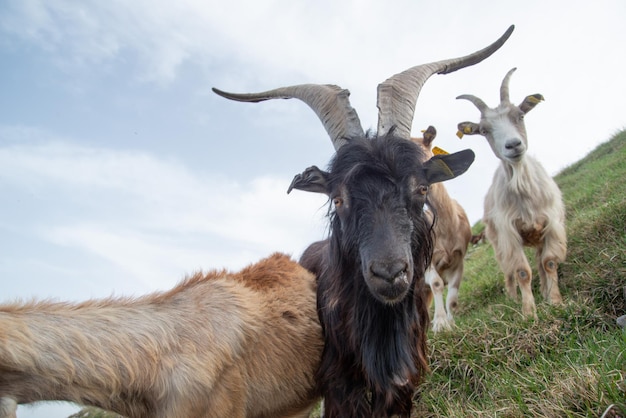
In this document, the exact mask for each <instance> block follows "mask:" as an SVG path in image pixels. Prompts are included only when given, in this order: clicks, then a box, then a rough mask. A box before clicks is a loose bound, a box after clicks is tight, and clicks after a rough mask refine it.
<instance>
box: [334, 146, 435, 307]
mask: <svg viewBox="0 0 626 418" xmlns="http://www.w3.org/2000/svg"><path fill="white" fill-rule="evenodd" d="M424 158H425V157H424V155H423V152H422V151H421V148H419V147H418V146H416V145H415V144H413V143H412V142H410V141H407V140H403V139H395V138H382V139H376V138H375V139H371V140H365V139H364V140H351V141H350V143H349V144H348V145H345V146H343V147H342V148H340V149H339V151H338V152H337V155H336V156H335V158H334V160H333V162H332V163H331V169H330V172H329V173H328V186H329V195H330V198H331V201H332V204H333V206H334V213H333V215H332V233H333V236H335V238H337V239H338V241H336V242H338V245H340V247H341V248H340V251H342V252H343V253H344V254H345V256H347V258H349V259H353V260H356V261H357V262H358V263H359V264H360V269H361V272H362V274H363V278H364V279H365V282H366V284H367V287H368V289H369V291H370V292H371V294H372V295H373V296H374V298H376V299H377V300H379V301H381V302H384V303H388V304H393V303H396V302H398V301H400V300H402V299H403V298H404V297H405V296H406V294H407V292H408V291H409V289H410V287H411V286H412V284H413V281H414V277H415V275H416V274H418V275H419V276H420V277H421V276H422V274H423V272H424V269H425V267H426V265H425V264H427V263H428V261H429V260H430V256H431V251H432V237H431V232H430V225H428V222H427V220H426V219H425V217H424V214H423V209H424V202H425V197H426V196H425V195H426V192H427V190H428V182H427V181H426V179H425V176H424V175H423V169H422V166H423V160H424ZM416 260H420V261H419V263H420V265H417V266H416V265H415V262H416Z"/></svg>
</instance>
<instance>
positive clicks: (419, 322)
mask: <svg viewBox="0 0 626 418" xmlns="http://www.w3.org/2000/svg"><path fill="white" fill-rule="evenodd" d="M414 223H415V225H414V234H413V236H412V246H411V247H412V248H411V249H412V257H413V260H414V265H413V284H412V286H411V287H410V290H409V292H408V293H407V295H406V297H405V298H404V299H403V300H402V301H399V302H398V303H395V304H392V305H389V304H384V303H381V302H380V301H378V300H376V299H375V298H374V297H373V296H372V295H371V293H370V292H369V289H368V287H367V286H366V285H365V283H364V277H363V276H362V274H361V266H360V262H359V261H357V260H359V258H358V257H356V256H355V255H352V254H349V253H348V254H346V253H345V252H343V251H342V250H344V249H346V248H354V247H350V246H349V245H348V246H342V245H341V242H342V241H341V240H340V239H339V238H338V237H331V239H330V248H329V253H328V255H329V259H330V260H332V261H331V262H330V263H329V266H328V268H327V269H325V271H323V272H321V274H320V276H319V279H318V312H319V315H320V321H321V323H322V327H323V328H324V334H325V341H326V344H327V345H328V344H332V345H334V346H335V348H336V349H338V353H340V354H339V355H340V356H341V357H342V358H341V359H335V360H334V361H340V362H343V364H349V365H353V364H356V365H357V367H358V368H359V369H360V371H361V373H360V374H361V375H362V378H363V379H364V380H365V381H366V382H367V389H368V391H369V393H370V399H371V402H370V403H371V409H372V415H374V416H388V415H392V414H400V415H405V416H408V414H409V413H410V410H411V405H412V402H411V401H410V400H411V399H412V396H413V393H414V391H415V389H416V387H417V386H418V385H419V384H420V383H421V381H422V380H423V378H424V376H425V374H426V373H427V372H428V370H429V369H428V362H427V355H426V352H427V346H426V332H427V330H428V325H429V317H428V310H427V309H428V307H427V306H426V304H425V300H424V285H425V283H424V271H425V269H426V266H427V265H428V264H429V263H430V259H431V256H432V249H433V240H432V225H430V226H428V225H427V223H426V221H424V220H422V222H414ZM416 232H417V233H416ZM419 237H421V238H422V240H420V239H419ZM424 237H426V238H425V240H424ZM344 244H345V242H344ZM342 247H343V248H342ZM345 272H353V274H354V276H353V277H345V276H343V274H344V273H345ZM324 352H325V353H326V348H325V350H324ZM324 357H325V356H324ZM351 367H352V366H351ZM346 372H348V371H346V370H340V369H338V366H337V364H336V363H335V364H333V360H332V359H329V358H323V359H322V363H321V366H320V369H319V371H318V375H317V378H318V382H320V384H321V389H322V392H325V390H324V389H332V387H331V386H332V385H333V381H334V380H335V379H338V380H339V381H341V378H340V375H341V374H342V373H346ZM348 373H349V374H350V375H352V376H353V377H356V376H355V373H356V371H355V370H354V369H352V370H350V371H349V372H348ZM357 374H358V373H357ZM407 399H409V402H406V400H407Z"/></svg>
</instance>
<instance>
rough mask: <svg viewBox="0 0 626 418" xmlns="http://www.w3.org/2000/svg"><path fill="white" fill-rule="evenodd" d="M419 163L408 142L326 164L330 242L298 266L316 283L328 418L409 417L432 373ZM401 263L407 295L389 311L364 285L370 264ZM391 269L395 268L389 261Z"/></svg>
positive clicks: (358, 143) (349, 152)
mask: <svg viewBox="0 0 626 418" xmlns="http://www.w3.org/2000/svg"><path fill="white" fill-rule="evenodd" d="M423 160H424V156H423V153H422V152H421V150H420V148H419V147H417V146H416V145H415V144H413V143H412V142H410V141H407V140H403V139H395V138H372V139H363V140H351V141H350V142H349V143H348V144H347V145H345V146H343V147H342V148H340V149H339V150H338V152H337V154H336V156H335V158H334V159H333V161H332V162H331V164H330V167H329V172H328V185H329V187H328V189H329V193H328V194H329V196H330V198H331V202H334V203H335V204H336V205H335V206H336V208H335V210H334V211H332V212H331V214H330V237H329V238H328V239H327V240H325V241H320V242H317V243H314V244H312V245H311V246H310V247H309V248H308V249H307V250H306V251H305V253H304V254H303V255H302V258H301V260H300V262H301V264H302V265H303V266H305V267H306V268H308V269H309V270H311V271H313V272H314V273H315V274H317V276H318V302H317V303H318V313H319V317H320V321H321V323H322V326H323V330H324V340H325V347H324V352H323V355H322V361H321V365H320V368H319V370H318V372H317V381H318V383H319V386H320V388H319V389H320V391H321V393H322V395H323V396H324V407H325V417H327V418H335V417H389V416H391V415H394V414H397V415H399V416H402V417H409V416H410V411H411V407H412V398H413V394H414V391H415V389H416V387H417V385H418V384H419V383H420V381H421V380H422V378H423V376H424V374H425V373H426V372H427V370H428V365H427V360H426V331H427V327H428V322H429V318H428V311H427V307H426V306H425V304H424V303H423V301H422V295H423V287H424V271H425V269H426V267H427V266H428V264H429V263H430V258H431V255H432V248H433V236H432V224H431V223H430V222H429V221H428V220H427V219H426V218H425V216H424V213H423V209H424V201H425V196H424V195H423V194H422V193H419V190H420V187H422V186H424V185H427V182H426V180H425V178H424V174H423V168H422V167H423V163H422V162H423ZM386 258H388V259H390V263H391V262H392V261H394V260H395V261H394V262H397V260H398V259H400V258H401V259H402V260H405V261H406V269H407V272H408V280H409V281H410V282H409V283H410V285H409V288H408V291H407V292H406V294H405V295H404V296H403V297H402V296H401V295H400V297H398V299H397V300H393V301H391V302H386V301H385V300H381V298H380V296H379V295H376V294H375V292H373V291H372V290H371V288H370V287H369V286H368V285H367V283H366V282H367V279H366V276H367V275H368V269H370V268H371V267H370V266H371V261H372V260H374V261H377V262H384V261H385V259H386ZM391 259H393V260H391Z"/></svg>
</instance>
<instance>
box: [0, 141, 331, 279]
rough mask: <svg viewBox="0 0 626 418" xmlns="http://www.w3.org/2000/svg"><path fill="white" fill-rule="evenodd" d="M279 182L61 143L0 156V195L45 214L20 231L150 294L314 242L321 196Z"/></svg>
mask: <svg viewBox="0 0 626 418" xmlns="http://www.w3.org/2000/svg"><path fill="white" fill-rule="evenodd" d="M289 181H290V179H279V178H268V177H265V178H256V179H253V180H252V181H251V182H250V183H248V184H238V183H236V182H234V181H230V180H228V179H225V178H221V176H219V175H215V176H214V175H213V174H212V173H210V172H204V173H192V172H190V171H189V170H187V169H186V168H185V167H183V166H182V165H180V164H178V163H176V162H173V161H164V160H160V159H158V158H156V157H154V156H151V155H149V154H147V153H139V152H130V151H114V150H107V149H102V148H101V149H93V148H86V147H81V146H77V145H74V144H71V143H58V142H52V143H45V144H40V145H13V146H10V147H3V148H0V188H3V189H10V190H11V193H12V194H13V195H14V196H15V195H21V194H23V193H29V194H32V195H38V196H40V200H41V201H40V202H39V203H38V205H41V206H43V207H45V208H46V211H45V213H37V217H36V218H31V219H29V218H28V217H27V218H26V219H21V220H20V222H23V223H24V224H25V227H24V228H25V229H28V230H35V233H36V234H39V239H42V240H45V241H48V242H51V243H53V244H54V245H58V246H62V247H68V248H70V249H73V250H74V251H78V252H81V251H82V252H87V253H91V254H93V255H96V256H98V257H100V258H102V259H104V260H106V261H108V262H110V263H112V264H113V265H115V266H116V267H117V268H120V269H122V270H123V271H126V272H127V273H128V274H129V276H131V277H133V278H134V279H135V280H139V281H141V282H143V283H144V284H145V285H150V284H152V285H156V286H158V287H163V286H165V287H167V286H169V285H171V284H173V282H174V281H177V280H178V279H180V277H181V276H182V274H183V273H185V272H187V273H189V272H192V271H194V270H195V269H199V268H204V269H207V268H222V267H228V268H233V269H235V268H240V267H242V266H243V265H246V264H249V263H250V262H253V261H255V260H257V259H259V258H260V257H263V256H266V255H268V254H269V253H271V252H273V251H278V250H280V251H284V252H288V253H291V254H292V255H294V256H297V255H298V254H299V252H301V251H302V250H303V249H304V248H305V246H306V245H307V244H308V243H310V242H312V241H313V240H316V239H320V238H322V234H323V223H324V222H325V221H324V219H322V217H323V214H324V210H323V209H320V210H317V209H318V208H320V207H321V206H322V205H323V204H324V202H325V197H322V196H313V195H309V194H304V193H294V194H292V195H291V196H287V194H286V188H287V186H288V184H289ZM26 191H27V192H26ZM42 195H44V196H42ZM18 200H20V199H19V198H15V197H14V198H13V199H12V200H10V201H8V202H7V205H5V208H4V211H10V210H11V204H12V203H14V202H15V201H18ZM7 218H10V216H8V215H6V216H3V219H4V221H3V222H2V223H1V224H0V227H3V228H5V229H11V230H12V232H13V233H18V232H19V230H20V228H21V226H19V225H15V224H11V221H9V220H8V219H7ZM306 219H309V222H307V221H306Z"/></svg>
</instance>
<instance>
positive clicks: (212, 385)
mask: <svg viewBox="0 0 626 418" xmlns="http://www.w3.org/2000/svg"><path fill="white" fill-rule="evenodd" d="M315 298H316V285H315V278H314V276H313V275H312V274H311V273H309V272H308V271H306V270H305V269H304V268H302V267H301V266H300V265H298V264H297V263H296V262H294V261H292V260H291V259H290V258H289V257H288V256H286V255H283V254H274V255H272V256H270V257H268V258H266V259H264V260H262V261H260V262H258V263H256V264H253V265H250V266H249V267H247V268H245V269H243V270H242V271H240V272H239V273H229V272H227V271H213V272H210V273H208V274H195V275H194V276H192V277H189V278H187V279H186V280H184V281H183V282H181V283H180V284H179V285H177V286H176V287H175V288H173V289H172V290H170V291H167V292H160V293H154V294H150V295H146V296H143V297H140V298H134V299H133V298H110V299H103V300H90V301H87V302H84V303H80V304H71V303H62V302H30V303H13V304H6V305H1V306H0V418H13V417H15V416H16V408H17V404H25V403H31V402H37V401H42V400H64V401H71V402H76V403H79V404H84V405H92V406H96V407H99V408H103V409H106V410H110V411H114V412H117V413H119V414H122V415H124V416H127V417H131V418H149V417H150V418H166V417H167V418H193V417H197V418H200V417H216V418H217V417H229V418H235V417H241V418H243V417H257V418H270V417H307V416H308V415H309V412H310V410H311V409H312V407H313V406H314V404H315V402H316V400H317V396H316V393H315V389H314V387H315V382H314V376H315V371H316V370H317V367H318V364H319V359H320V356H321V352H322V348H323V341H322V335H321V328H320V325H319V321H318V318H317V311H316V301H315V300H316V299H315Z"/></svg>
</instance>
